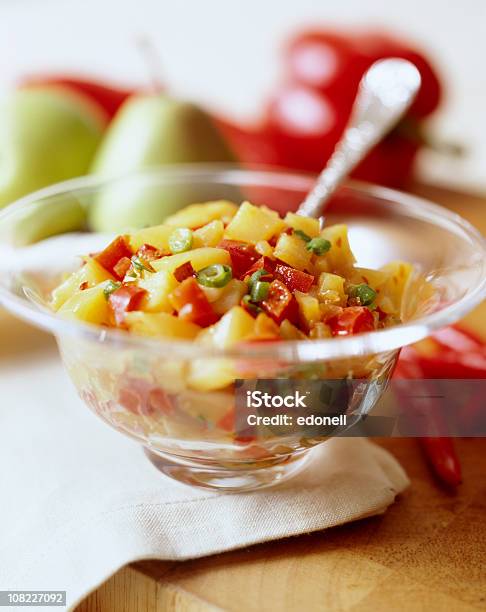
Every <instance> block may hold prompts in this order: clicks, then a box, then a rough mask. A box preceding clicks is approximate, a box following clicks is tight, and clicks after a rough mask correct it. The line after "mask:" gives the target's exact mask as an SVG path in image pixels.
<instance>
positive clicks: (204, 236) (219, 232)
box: [193, 219, 224, 248]
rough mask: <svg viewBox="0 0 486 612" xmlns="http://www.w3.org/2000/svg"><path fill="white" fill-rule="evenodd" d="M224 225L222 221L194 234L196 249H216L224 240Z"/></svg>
mask: <svg viewBox="0 0 486 612" xmlns="http://www.w3.org/2000/svg"><path fill="white" fill-rule="evenodd" d="M223 233H224V224H223V222H222V221H221V220H220V219H215V220H214V221H211V222H210V223H208V224H206V225H204V226H203V227H200V228H199V229H197V230H196V231H195V232H194V236H193V238H194V242H193V246H194V248H200V247H205V246H206V247H215V246H218V244H219V243H220V242H221V240H223Z"/></svg>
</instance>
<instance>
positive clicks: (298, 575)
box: [77, 186, 486, 612]
mask: <svg viewBox="0 0 486 612" xmlns="http://www.w3.org/2000/svg"><path fill="white" fill-rule="evenodd" d="M415 191H416V193H419V194H420V195H423V196H424V197H427V198H429V199H431V200H433V201H436V202H438V203H441V204H443V205H445V206H447V207H448V208H451V209H453V210H455V211H456V212H458V213H460V214H461V215H463V216H464V217H466V218H467V219H469V220H470V221H471V222H472V223H474V224H475V225H476V226H477V227H478V228H479V229H481V231H483V233H486V198H480V197H474V196H466V195H464V194H459V193H453V192H449V191H445V190H441V189H438V188H433V187H425V186H417V187H416V189H415ZM466 322H467V324H468V325H469V326H471V328H473V329H475V330H476V331H478V332H480V333H481V334H482V335H484V337H485V338H486V304H483V305H482V306H480V307H479V308H478V309H476V311H475V312H474V313H472V314H471V315H469V316H468V317H467V320H466ZM377 442H378V443H379V444H380V445H382V446H383V447H385V448H387V449H388V450H389V451H390V452H391V453H392V454H393V455H395V457H396V458H397V459H398V460H399V461H400V463H401V464H402V465H403V466H404V468H405V469H406V471H407V473H408V475H409V476H410V478H411V481H412V485H411V487H410V488H409V489H408V490H407V491H406V492H405V493H404V494H403V495H401V496H400V497H399V498H398V499H397V501H396V503H395V504H394V505H393V506H391V507H390V508H389V510H387V512H386V513H385V514H384V515H383V516H380V517H373V518H369V519H365V520H361V521H358V522H355V523H351V524H348V525H344V526H342V527H338V528H334V529H329V530H327V531H324V532H319V533H313V534H309V535H303V536H300V537H296V538H291V539H287V540H280V541H278V542H273V543H269V544H262V545H258V546H253V547H251V548H246V549H242V550H238V551H234V552H229V553H225V554H220V555H215V556H212V557H206V558H204V559H199V560H195V561H185V562H142V563H137V564H134V565H131V566H129V567H127V568H124V569H123V570H121V571H119V572H118V573H117V574H116V575H115V576H114V577H113V578H112V579H111V580H109V581H108V582H107V583H105V584H104V585H103V586H102V587H101V588H99V589H98V590H97V591H96V592H95V593H93V594H92V595H91V596H90V597H88V598H87V599H86V600H85V601H84V602H83V603H82V604H81V605H80V606H78V608H77V612H149V611H150V612H161V611H172V610H176V611H178V612H183V611H186V610H187V611H200V610H201V611H207V610H215V609H224V610H235V611H238V612H239V611H245V612H252V611H255V612H257V611H258V612H260V611H269V612H273V611H279V612H280V611H281V610H289V611H298V612H300V611H306V612H307V611H308V610H309V611H311V610H328V611H330V612H334V611H336V612H337V611H344V610H354V611H359V612H361V611H363V612H365V611H368V610H369V611H370V612H380V611H383V612H389V611H390V610H393V611H394V612H395V611H397V612H398V611H402V610H403V612H410V611H413V612H418V611H422V610H423V611H433V612H436V611H437V612H439V611H442V610H443V611H444V612H462V611H473V610H483V611H484V610H486V438H483V439H460V440H457V448H458V452H459V454H460V457H461V462H462V467H463V474H464V483H463V484H462V485H461V487H460V488H459V490H458V491H457V493H456V494H452V493H450V492H447V491H445V490H444V489H442V488H441V487H440V486H439V485H438V484H437V483H436V482H435V481H434V479H433V477H432V476H431V474H430V472H429V470H428V467H427V465H426V464H425V462H424V459H423V457H422V456H421V454H420V450H419V448H418V446H417V443H416V441H415V440H413V439H383V440H377Z"/></svg>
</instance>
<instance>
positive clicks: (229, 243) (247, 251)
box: [218, 240, 260, 278]
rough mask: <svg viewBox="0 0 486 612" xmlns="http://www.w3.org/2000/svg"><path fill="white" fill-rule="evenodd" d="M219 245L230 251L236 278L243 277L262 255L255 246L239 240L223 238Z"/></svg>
mask: <svg viewBox="0 0 486 612" xmlns="http://www.w3.org/2000/svg"><path fill="white" fill-rule="evenodd" d="M218 247H219V248H220V249H224V250H225V251H228V253H229V254H230V257H231V267H232V268H233V276H234V277H235V278H243V277H244V276H246V272H247V270H248V269H249V268H251V266H252V265H253V264H254V263H255V261H257V259H259V257H260V255H259V253H257V251H256V250H255V247H254V246H253V245H251V244H246V243H245V242H238V241H237V240H222V241H221V242H220V243H219V245H218Z"/></svg>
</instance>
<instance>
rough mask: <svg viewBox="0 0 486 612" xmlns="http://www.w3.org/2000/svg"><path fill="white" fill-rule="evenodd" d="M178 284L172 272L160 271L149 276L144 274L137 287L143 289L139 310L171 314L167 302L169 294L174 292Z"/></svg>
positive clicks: (147, 273)
mask: <svg viewBox="0 0 486 612" xmlns="http://www.w3.org/2000/svg"><path fill="white" fill-rule="evenodd" d="M178 284H179V283H178V282H177V281H176V279H175V278H174V275H173V274H172V272H168V271H167V270H161V271H160V272H154V273H153V274H150V273H149V272H145V276H144V278H143V279H142V280H140V281H139V283H138V285H139V287H141V288H142V289H145V291H147V293H146V294H145V295H144V297H143V300H142V305H141V307H140V310H145V311H147V312H172V306H171V305H170V302H169V293H171V292H172V291H174V289H175V288H176V287H177V285H178Z"/></svg>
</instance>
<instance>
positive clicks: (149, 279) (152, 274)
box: [51, 201, 413, 348]
mask: <svg viewBox="0 0 486 612" xmlns="http://www.w3.org/2000/svg"><path fill="white" fill-rule="evenodd" d="M412 270H413V267H412V265H411V264H409V263H404V262H401V261H396V262H392V263H389V264H387V265H385V266H383V267H382V268H380V269H379V270H371V269H367V268H361V267H358V266H356V265H355V258H354V256H353V253H352V251H351V248H350V245H349V241H348V232H347V227H346V226H345V225H331V226H329V227H324V228H323V229H321V227H320V224H319V221H318V220H317V219H311V218H308V217H302V216H299V215H297V214H294V213H291V212H289V213H287V214H286V216H285V217H284V218H283V219H282V218H281V217H280V216H279V214H278V213H277V212H275V211H273V210H270V209H269V208H266V207H265V206H254V205H253V204H250V203H249V202H244V203H243V204H242V205H241V206H239V207H238V206H237V205H236V204H234V203H232V202H228V201H216V202H207V203H204V204H193V205H191V206H188V207H186V208H184V209H182V210H180V211H179V212H177V213H175V214H174V215H172V216H170V217H168V218H167V219H166V221H165V223H164V224H163V225H158V226H155V227H148V228H146V229H141V230H138V231H135V232H133V233H131V234H126V235H122V236H118V237H117V238H115V239H114V240H113V241H112V242H111V243H110V244H109V245H108V246H107V247H106V248H105V249H104V250H103V251H101V252H99V253H96V254H92V255H89V256H86V257H84V258H83V265H82V266H81V268H80V269H79V270H77V271H76V272H74V273H73V274H71V275H70V276H69V277H68V278H66V279H65V280H64V282H62V284H60V285H59V286H58V287H57V288H56V289H55V290H54V291H53V293H52V299H51V306H52V308H53V309H54V310H55V311H57V312H58V313H59V314H60V315H62V316H63V317H67V318H71V319H78V320H81V321H85V322H88V323H94V324H98V325H103V326H107V327H114V328H121V329H124V330H127V331H129V332H133V333H135V334H142V335H145V336H153V337H160V338H161V339H162V338H170V339H180V340H196V341H199V342H202V343H204V344H206V345H209V346H213V347H216V348H227V347H229V346H232V345H235V344H237V343H239V342H248V341H272V340H274V341H277V340H299V339H322V338H331V337H333V336H347V335H350V334H359V333H362V332H368V331H372V330H376V329H380V328H383V327H387V326H389V325H393V324H396V323H398V322H400V313H401V310H402V301H403V295H404V291H405V288H406V286H407V283H408V281H409V279H410V278H411V274H412Z"/></svg>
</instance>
